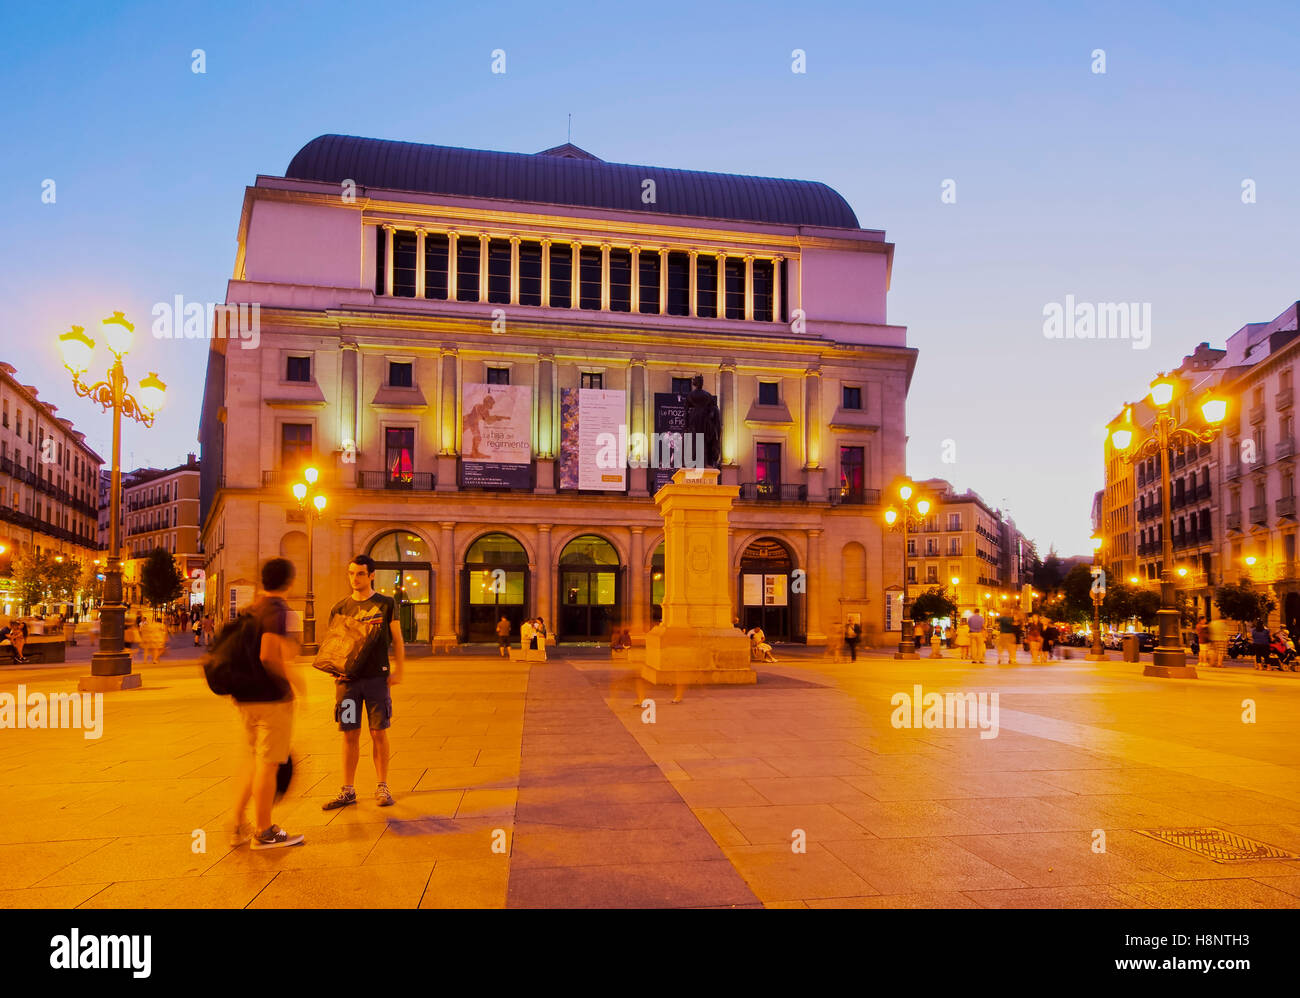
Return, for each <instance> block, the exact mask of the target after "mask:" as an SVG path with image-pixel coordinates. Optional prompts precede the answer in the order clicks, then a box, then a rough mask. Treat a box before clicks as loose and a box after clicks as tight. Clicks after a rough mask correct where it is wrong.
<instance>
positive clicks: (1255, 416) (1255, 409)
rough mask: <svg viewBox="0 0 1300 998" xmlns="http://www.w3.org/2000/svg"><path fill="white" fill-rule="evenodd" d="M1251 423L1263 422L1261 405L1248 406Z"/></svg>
mask: <svg viewBox="0 0 1300 998" xmlns="http://www.w3.org/2000/svg"><path fill="white" fill-rule="evenodd" d="M1250 422H1251V424H1252V425H1253V424H1255V423H1262V422H1264V407H1263V406H1262V405H1252V406H1251V407H1250Z"/></svg>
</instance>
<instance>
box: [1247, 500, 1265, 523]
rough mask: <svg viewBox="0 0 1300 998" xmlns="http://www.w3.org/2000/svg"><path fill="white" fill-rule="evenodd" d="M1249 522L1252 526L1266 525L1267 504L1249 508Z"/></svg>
mask: <svg viewBox="0 0 1300 998" xmlns="http://www.w3.org/2000/svg"><path fill="white" fill-rule="evenodd" d="M1250 522H1251V523H1254V524H1264V523H1268V504H1267V503H1264V504H1262V505H1259V506H1251V507H1250Z"/></svg>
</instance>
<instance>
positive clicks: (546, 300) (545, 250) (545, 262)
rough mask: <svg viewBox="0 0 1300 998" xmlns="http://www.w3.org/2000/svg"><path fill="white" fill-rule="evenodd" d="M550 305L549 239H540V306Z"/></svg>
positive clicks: (546, 306)
mask: <svg viewBox="0 0 1300 998" xmlns="http://www.w3.org/2000/svg"><path fill="white" fill-rule="evenodd" d="M550 307H551V241H550V240H549V239H543V240H542V308H550Z"/></svg>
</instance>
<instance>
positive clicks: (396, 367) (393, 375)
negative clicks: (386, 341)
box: [388, 361, 415, 388]
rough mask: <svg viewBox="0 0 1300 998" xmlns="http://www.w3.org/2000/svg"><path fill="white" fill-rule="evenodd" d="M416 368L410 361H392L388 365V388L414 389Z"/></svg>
mask: <svg viewBox="0 0 1300 998" xmlns="http://www.w3.org/2000/svg"><path fill="white" fill-rule="evenodd" d="M413 367H414V365H413V364H411V363H410V362H409V361H401V362H399V361H392V362H390V363H389V365H388V386H389V387H390V388H412V387H414V385H415V381H414V379H413V371H412V368H413Z"/></svg>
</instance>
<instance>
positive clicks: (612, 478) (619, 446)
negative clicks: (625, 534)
mask: <svg viewBox="0 0 1300 998" xmlns="http://www.w3.org/2000/svg"><path fill="white" fill-rule="evenodd" d="M626 420H627V393H626V392H624V391H620V390H616V389H608V390H606V389H603V388H564V389H561V391H560V488H562V489H595V490H600V491H606V492H622V491H623V490H624V489H625V488H626V487H627V430H626Z"/></svg>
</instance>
